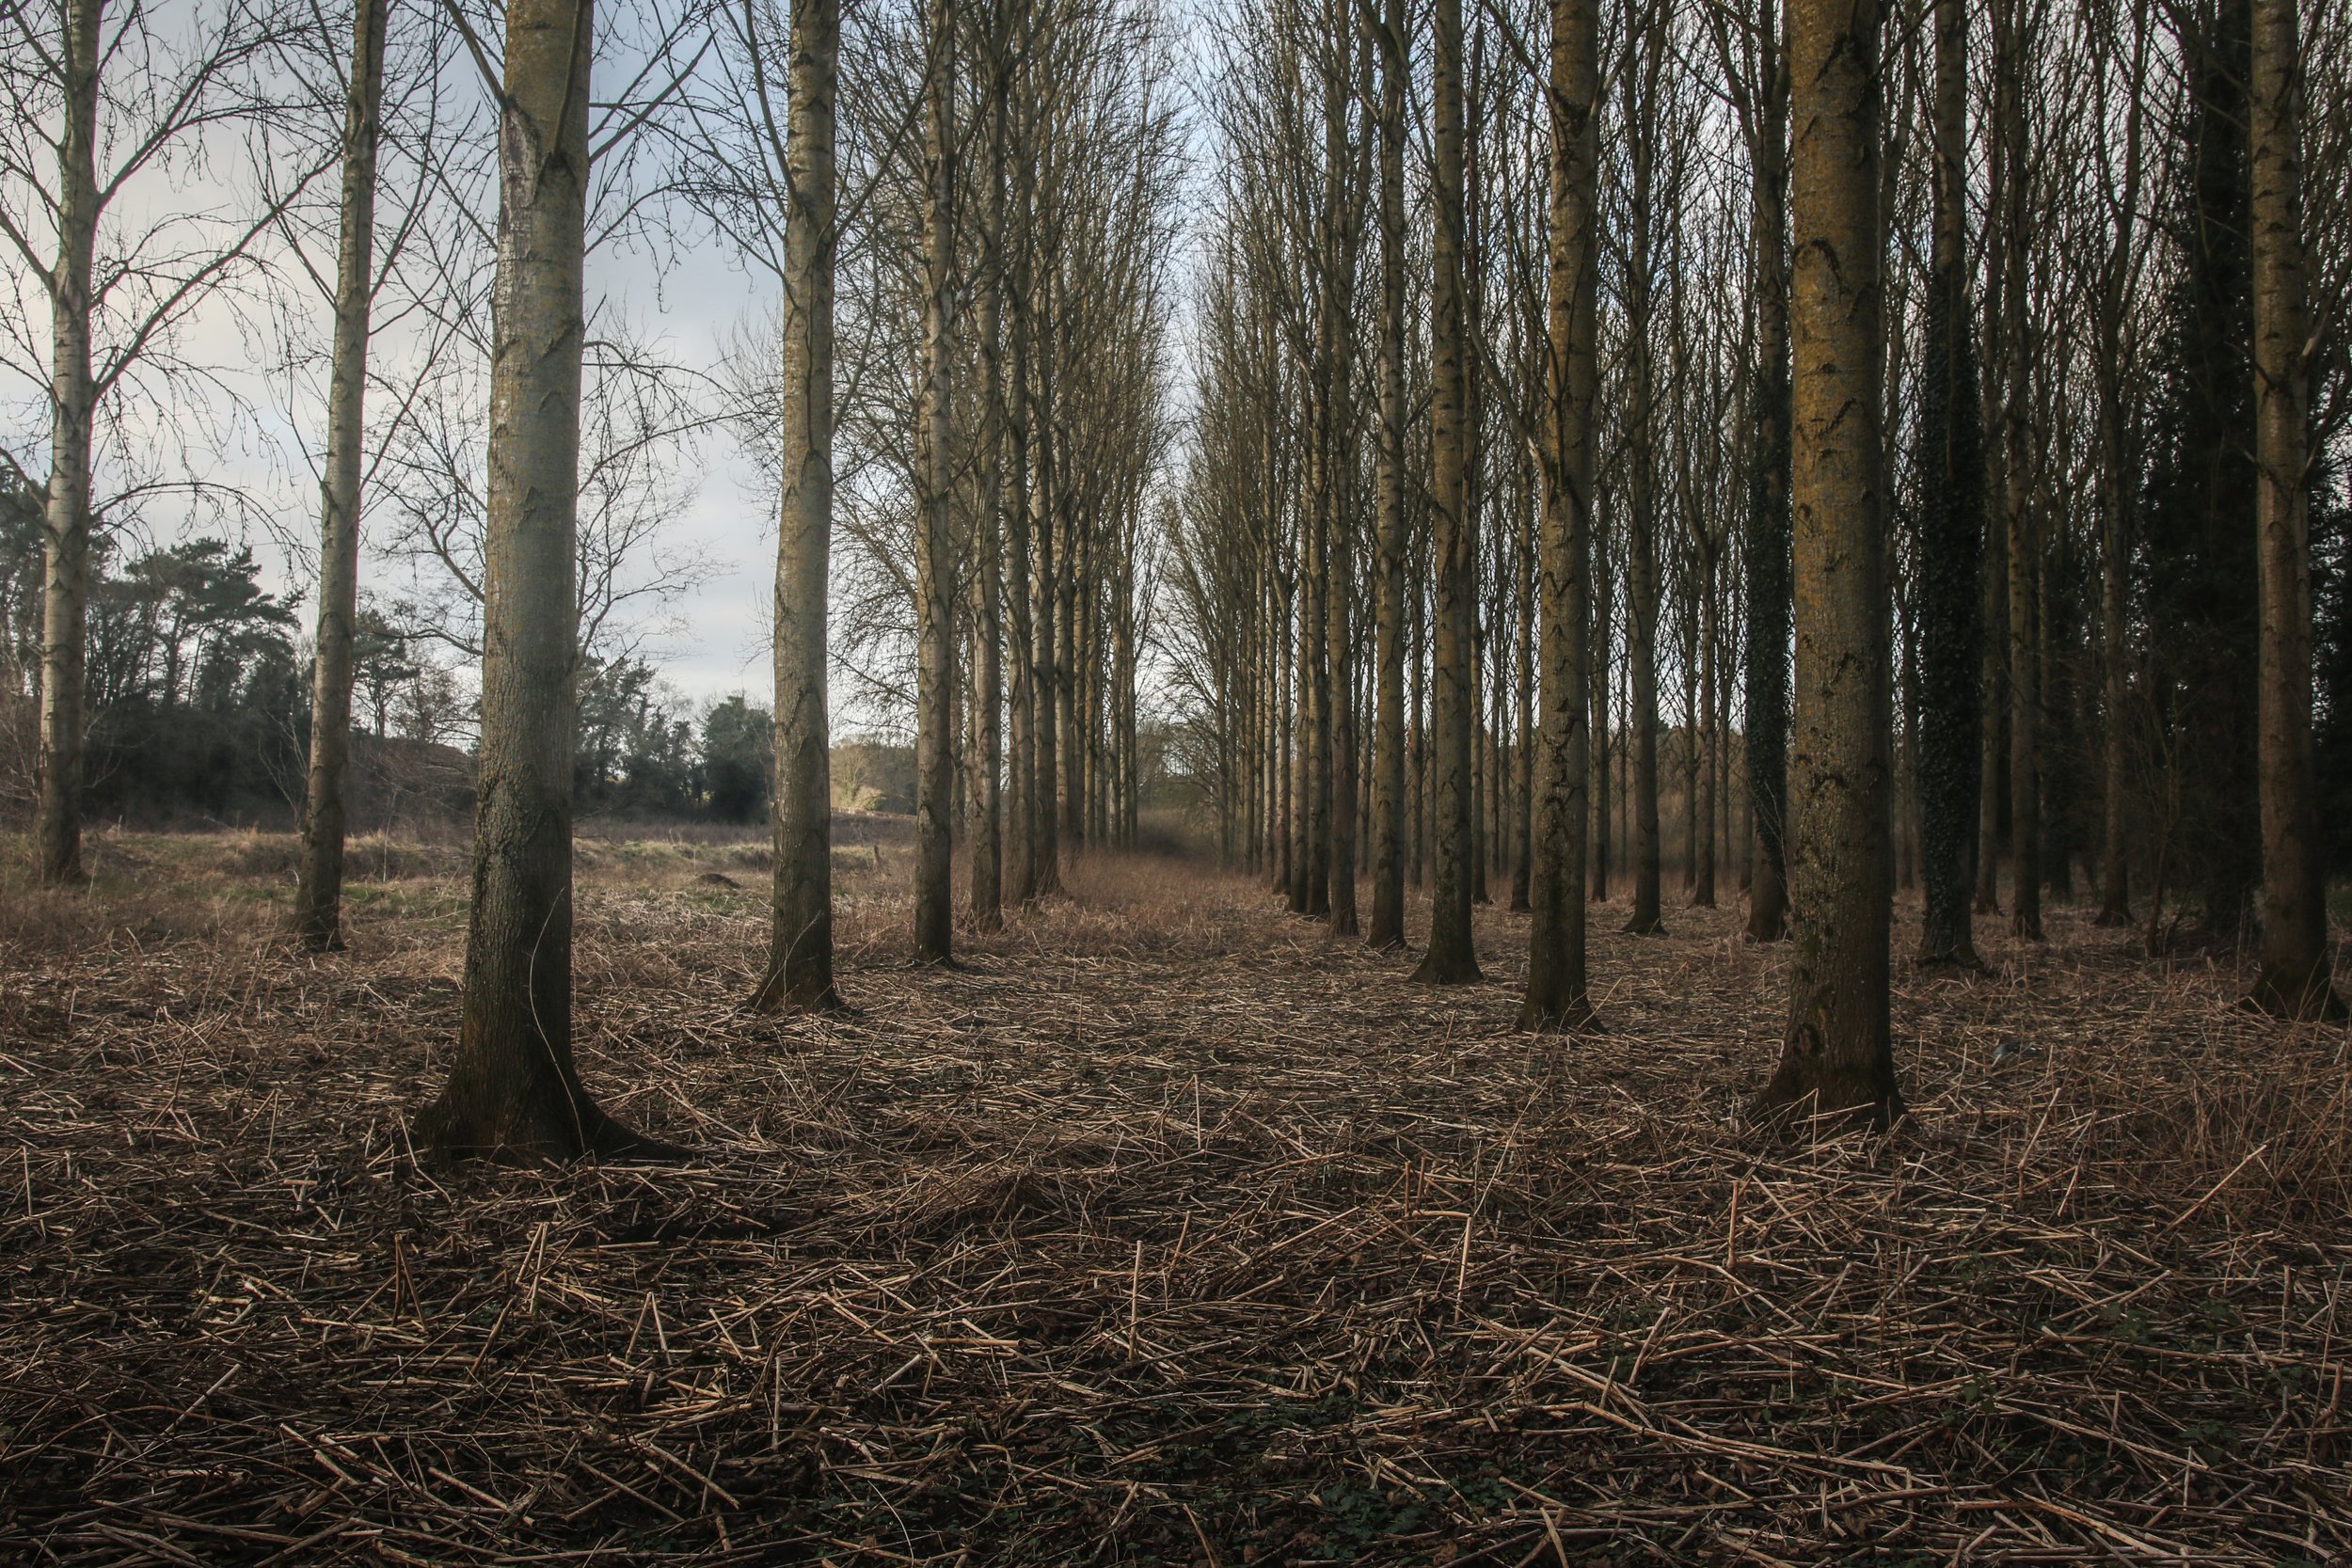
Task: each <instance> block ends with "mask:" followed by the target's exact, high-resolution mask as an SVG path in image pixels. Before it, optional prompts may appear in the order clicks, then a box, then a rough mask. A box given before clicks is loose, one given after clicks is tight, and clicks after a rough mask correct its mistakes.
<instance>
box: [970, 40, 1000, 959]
mask: <svg viewBox="0 0 2352 1568" xmlns="http://www.w3.org/2000/svg"><path fill="white" fill-rule="evenodd" d="M998 80H999V82H1001V80H1002V78H1001V77H1000V78H998ZM990 97H991V102H990V104H989V107H988V109H987V111H986V112H987V114H988V162H987V164H986V165H985V166H984V167H983V169H982V171H981V178H982V180H983V181H984V182H986V183H985V188H984V192H983V195H982V198H981V202H982V205H981V214H980V223H981V230H980V243H981V247H982V252H983V254H982V256H981V261H980V265H981V271H982V277H981V280H980V291H979V302H978V310H979V319H978V320H977V322H976V323H974V330H975V332H976V333H977V336H978V338H979V354H980V451H979V464H978V493H977V504H976V505H975V506H974V508H973V513H974V515H975V516H976V517H977V519H978V527H979V534H980V538H979V548H978V549H977V551H975V552H974V560H973V569H974V570H975V571H977V573H978V574H979V579H980V580H979V611H980V613H979V625H978V626H977V627H975V628H974V629H973V639H974V641H975V644H976V646H975V647H974V649H973V665H974V670H973V686H974V687H975V688H976V689H975V690H974V692H973V694H972V695H973V706H974V711H973V720H974V723H973V752H974V753H975V755H974V757H973V759H972V761H973V783H974V786H975V789H974V794H975V799H974V800H973V806H974V820H973V822H972V836H971V852H972V924H973V925H974V926H975V927H977V929H979V930H982V931H993V930H996V929H998V928H999V927H1002V926H1003V925H1004V923H1005V915H1004V900H1005V883H1004V873H1005V862H1004V819H1005V818H1004V808H1005V801H1004V744H1003V741H1004V732H1003V730H1002V729H1001V728H1000V725H1001V723H1002V719H1001V717H1000V716H1001V715H1002V713H1003V710H1004V703H1005V673H1004V657H1003V651H1004V591H1003V581H1002V574H1003V570H1004V562H1003V559H1002V557H1003V545H1002V541H1003V537H1004V511H1003V508H1004V476H1003V464H1004V431H1005V422H1004V395H1005V382H1004V366H1003V361H1002V354H1003V349H1004V297H1005V287H1004V240H1005V199H1004V168H1005V113H1004V97H1003V94H1002V92H1001V91H997V92H993V93H992V94H991V95H990Z"/></svg>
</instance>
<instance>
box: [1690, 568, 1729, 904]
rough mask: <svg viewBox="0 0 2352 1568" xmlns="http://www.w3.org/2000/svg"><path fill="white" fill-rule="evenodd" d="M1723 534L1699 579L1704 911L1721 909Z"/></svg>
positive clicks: (1697, 719)
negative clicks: (1718, 655)
mask: <svg viewBox="0 0 2352 1568" xmlns="http://www.w3.org/2000/svg"><path fill="white" fill-rule="evenodd" d="M1721 538H1722V535H1720V534H1715V533H1710V534H1709V535H1708V543H1707V544H1706V546H1704V557H1705V561H1704V564H1703V565H1702V566H1701V568H1700V570H1701V572H1702V574H1703V575H1702V576H1701V578H1700V579H1699V594H1700V599H1699V614H1700V626H1699V696H1698V712H1697V714H1696V715H1694V716H1693V719H1692V725H1693V727H1692V739H1693V744H1696V743H1697V741H1698V736H1700V735H1701V734H1702V733H1703V734H1704V736H1705V744H1704V747H1703V749H1702V750H1701V752H1700V758H1699V774H1698V793H1699V800H1698V816H1697V824H1698V834H1699V838H1698V843H1697V845H1696V846H1695V847H1693V849H1692V855H1693V857H1694V858H1695V859H1696V861H1697V862H1698V864H1697V866H1696V868H1695V869H1694V870H1693V872H1692V878H1691V902H1692V904H1694V905H1696V906H1697V907H1699V908H1700V909H1706V910H1711V909H1713V908H1714V907H1715V814H1716V810H1717V805H1716V802H1717V799H1718V797H1717V795H1716V785H1717V784H1718V782H1719V781H1720V780H1721V779H1722V777H1723V752H1724V732H1723V730H1722V728H1721V727H1720V726H1719V725H1718V724H1717V723H1716V721H1715V712H1716V705H1715V678H1716V670H1715V652H1716V645H1717V642H1718V640H1719V639H1720V638H1721V636H1722V629H1721V626H1719V624H1718V623H1719V622H1720V621H1721V619H1722V614H1723V603H1722V599H1721V597H1720V595H1719V589H1720V586H1721V582H1722V573H1721V571H1720V569H1719V567H1718V565H1717V562H1716V549H1717V544H1716V541H1718V540H1720V539H1721Z"/></svg>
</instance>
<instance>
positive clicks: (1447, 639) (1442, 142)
mask: <svg viewBox="0 0 2352 1568" xmlns="http://www.w3.org/2000/svg"><path fill="white" fill-rule="evenodd" d="M1433 66H1434V69H1433V81H1434V89H1433V98H1434V101H1435V103H1434V107H1435V111H1436V113H1435V116H1434V119H1435V130H1436V138H1435V139H1436V142H1437V170H1436V179H1435V185H1436V197H1437V209H1438V214H1437V216H1438V222H1437V235H1436V241H1435V244H1436V274H1437V276H1436V279H1435V281H1434V283H1433V285H1432V287H1431V309H1430V315H1431V321H1430V333H1429V336H1430V349H1431V353H1432V356H1433V357H1434V359H1435V367H1434V375H1435V379H1436V382H1437V388H1436V395H1435V397H1434V399H1433V400H1432V404H1431V412H1430V436H1429V444H1430V455H1431V467H1432V468H1433V470H1434V481H1435V483H1433V484H1432V486H1431V496H1430V500H1431V502H1432V505H1431V509H1430V510H1431V517H1430V548H1431V554H1432V557H1433V560H1432V562H1431V573H1432V577H1433V579H1434V586H1435V588H1436V593H1435V594H1434V597H1435V598H1436V600H1437V604H1436V613H1435V615H1434V617H1433V619H1434V620H1435V622H1436V630H1437V658H1436V660H1435V664H1436V669H1435V676H1436V686H1437V691H1436V693H1435V697H1436V701H1435V704H1434V705H1435V708H1436V713H1435V715H1434V717H1433V719H1432V721H1431V725H1430V728H1431V730H1432V732H1433V733H1432V736H1431V740H1432V743H1433V752H1434V755H1433V757H1432V759H1431V761H1432V768H1431V770H1430V771H1431V785H1432V789H1433V791H1434V793H1435V795H1436V801H1435V809H1434V810H1433V811H1432V812H1431V814H1430V815H1431V820H1432V834H1431V836H1432V839H1433V840H1434V842H1433V844H1432V846H1431V848H1432V850H1433V859H1434V861H1435V863H1436V869H1435V874H1434V876H1433V877H1432V879H1431V880H1432V886H1431V889H1430V898H1429V947H1428V950H1427V951H1426V952H1425V953H1423V954H1422V960H1421V965H1420V967H1419V968H1418V969H1416V970H1415V971H1414V972H1413V977H1414V978H1415V979H1416V980H1422V981H1426V982H1429V983H1431V984H1433V985H1465V984H1469V983H1470V982H1473V981H1476V980H1478V979H1481V978H1483V976H1482V975H1481V974H1479V970H1478V950H1477V948H1476V946H1475V945H1474V944H1473V943H1472V942H1471V939H1470V885H1471V872H1472V869H1473V868H1472V866H1471V864H1470V857H1471V855H1472V853H1473V852H1474V851H1473V848H1472V844H1471V834H1470V810H1471V804H1472V802H1471V799H1470V783H1471V781H1470V729H1471V726H1472V725H1474V724H1475V723H1476V722H1477V718H1478V692H1477V687H1476V682H1477V667H1476V664H1475V662H1474V661H1475V658H1476V654H1475V652H1474V650H1473V646H1472V640H1473V638H1474V636H1475V632H1476V628H1475V626H1473V625H1472V622H1473V620H1474V618H1475V617H1476V614H1477V602H1476V597H1477V592H1478V574H1477V570H1476V564H1475V556H1474V552H1475V548H1476V543H1475V538H1474V526H1473V519H1472V518H1471V517H1470V470H1469V459H1470V451H1471V435H1470V423H1469V417H1468V416H1469V404H1470V388H1469V383H1468V379H1467V378H1468V372H1469V364H1468V358H1467V354H1468V348H1469V345H1468V343H1467V342H1466V341H1465V332H1464V322H1463V314H1464V302H1463V287H1462V261H1463V257H1462V239H1463V211H1462V207H1463V203H1462V5H1461V0H1437V52H1436V57H1435V60H1434V62H1433Z"/></svg>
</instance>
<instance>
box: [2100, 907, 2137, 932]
mask: <svg viewBox="0 0 2352 1568" xmlns="http://www.w3.org/2000/svg"><path fill="white" fill-rule="evenodd" d="M2090 923H2091V924H2092V925H2093V926H2099V927H2106V928H2107V929H2109V930H2113V929H2116V928H2118V927H2124V926H2136V925H2137V924H2138V922H2137V921H2136V920H2134V919H2133V918H2132V911H2130V910H2129V909H2128V908H2126V907H2125V906H2123V905H2122V904H2103V905H2101V906H2100V907H2099V912H2098V913H2097V914H2094V915H2092V916H2091V917H2090Z"/></svg>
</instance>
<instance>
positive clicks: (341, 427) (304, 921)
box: [294, 0, 388, 952]
mask: <svg viewBox="0 0 2352 1568" xmlns="http://www.w3.org/2000/svg"><path fill="white" fill-rule="evenodd" d="M387 7H388V0H359V4H358V7H357V8H355V14H354V18H353V21H352V40H351V82H350V86H349V88H348V90H347V92H346V94H345V97H344V103H343V198H342V239H341V245H340V249H339V252H338V255H337V258H336V264H335V364H334V369H333V370H332V371H331V372H329V374H328V379H327V388H326V475H325V477H324V478H323V480H322V481H321V483H320V484H319V493H320V503H321V504H320V509H319V510H320V517H319V620H318V645H317V648H316V650H315V652H314V653H313V655H312V657H311V663H310V783H309V785H308V791H307V793H306V795H305V797H304V801H303V812H302V854H301V859H300V862H299V863H298V864H297V867H296V870H295V876H294V935H295V936H296V937H297V938H298V939H299V940H300V941H301V942H302V944H303V945H304V946H306V947H309V948H310V949H312V950H313V951H321V952H323V951H326V950H329V949H333V948H339V947H341V946H342V944H343V939H342V893H343V836H344V833H345V832H346V830H347V827H348V822H349V816H348V802H347V801H346V800H345V798H344V795H345V790H346V788H347V786H348V784H349V783H350V776H351V672H352V641H353V634H352V618H353V616H354V615H355V614H356V613H357V611H358V598H359V467H360V459H361V456H362V448H363V447H364V445H365V442H366V437H367V430H366V427H365V425H364V424H363V423H362V405H363V404H364V401H365V397H366V391H367V375H368V305H369V300H370V284H371V283H372V282H373V271H374V251H375V245H374V242H375V145H376V139H377V135H378V133H379V131H380V129H381V111H380V105H381V103H382V99H383V95H384V13H385V11H386V9H387Z"/></svg>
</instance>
